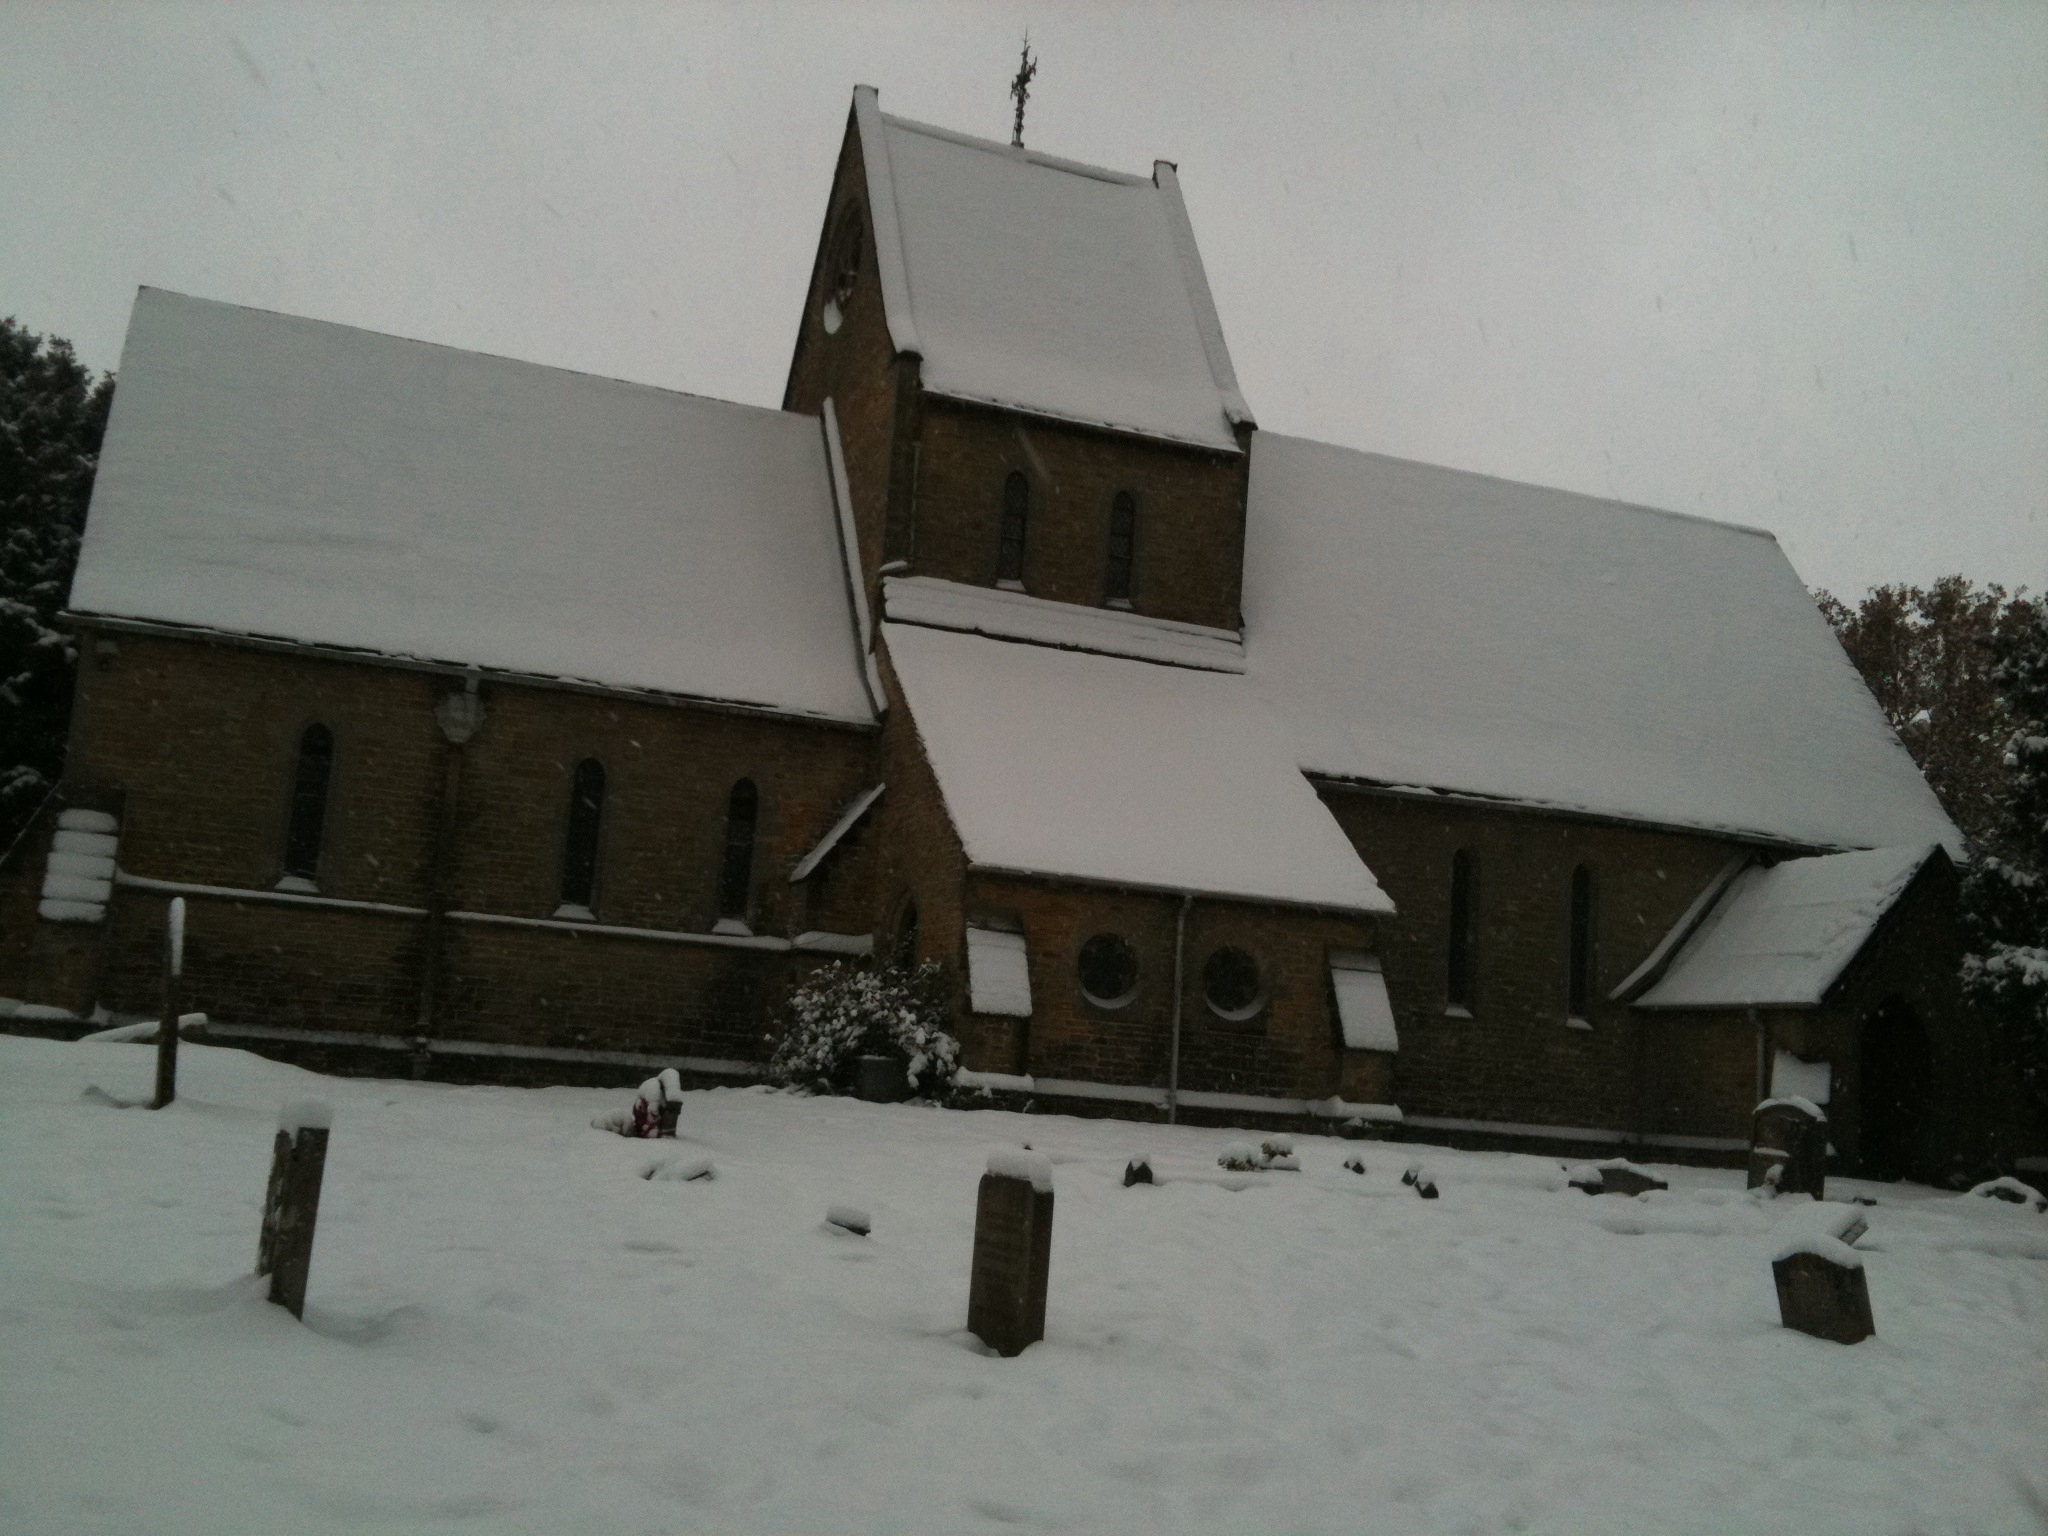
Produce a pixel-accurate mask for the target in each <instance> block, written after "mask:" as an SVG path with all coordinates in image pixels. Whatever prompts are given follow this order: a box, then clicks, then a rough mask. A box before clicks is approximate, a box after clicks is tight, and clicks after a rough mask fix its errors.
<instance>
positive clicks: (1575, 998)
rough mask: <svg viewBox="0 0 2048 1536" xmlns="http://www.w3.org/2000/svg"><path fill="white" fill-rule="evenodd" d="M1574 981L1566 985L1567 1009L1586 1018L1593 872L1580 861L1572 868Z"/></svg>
mask: <svg viewBox="0 0 2048 1536" xmlns="http://www.w3.org/2000/svg"><path fill="white" fill-rule="evenodd" d="M1571 942H1572V948H1571V980H1570V982H1569V983H1568V984H1567V986H1566V988H1565V999H1566V1001H1565V1011H1566V1012H1567V1013H1568V1014H1570V1016H1571V1017H1572V1018H1575V1019H1583V1018H1584V1017H1585V1016H1586V1005H1587V1003H1588V1002H1589V1001H1590V999H1591V997H1592V992H1593V871H1591V870H1590V869H1588V868H1586V866H1585V865H1583V864H1581V865H1580V866H1579V867H1578V868H1577V869H1575V870H1573V871H1572V941H1571Z"/></svg>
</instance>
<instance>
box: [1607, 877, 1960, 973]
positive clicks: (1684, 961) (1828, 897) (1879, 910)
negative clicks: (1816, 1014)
mask: <svg viewBox="0 0 2048 1536" xmlns="http://www.w3.org/2000/svg"><path fill="white" fill-rule="evenodd" d="M1937 851H1938V849H1937V848H1936V847H1935V846H1934V845H1931V844H1926V843H1923V844H1921V845H1919V846H1918V847H1914V848H1874V849H1870V850H1868V851H1866V852H1862V853H1831V854H1821V855H1819V856H1816V857H1813V858H1806V859H1787V860H1786V861H1785V862H1784V863H1782V864H1779V865H1776V866H1774V867H1772V868H1770V869H1765V868H1762V867H1761V866H1758V867H1753V868H1750V869H1746V870H1744V871H1743V872H1742V873H1741V874H1740V875H1737V876H1736V877H1735V880H1734V881H1733V883H1731V884H1730V885H1729V887H1728V893H1727V894H1726V895H1725V896H1723V897H1722V898H1721V901H1720V904H1719V905H1718V906H1716V907H1715V909H1714V910H1713V911H1712V912H1710V913H1709V914H1708V915H1707V919H1706V921H1705V922H1703V923H1701V924H1700V926H1699V929H1698V931H1697V932H1695V933H1694V934H1693V936H1692V938H1691V939H1689V940H1688V941H1687V942H1686V944H1685V945H1684V947H1683V948H1681V949H1680V950H1679V952H1678V954H1677V955H1676V956H1675V957H1674V958H1673V959H1672V962H1671V968H1670V969H1669V970H1668V971H1666V972H1665V973H1664V976H1663V979H1662V980H1660V981H1659V982H1658V983H1657V984H1656V985H1655V986H1653V987H1651V988H1650V990H1649V991H1647V992H1645V993H1644V994H1643V995H1642V996H1641V997H1639V998H1637V999H1636V1006H1637V1007H1638V1008H1739V1007H1746V1006H1749V1005H1751V1004H1755V1005H1757V1006H1760V1007H1761V1006H1769V1007H1782V1008H1801V1007H1812V1006H1814V1005H1815V1004H1817V1003H1819V1002H1820V1001H1821V1000H1822V998H1823V997H1824V996H1825V995H1826V993H1827V990H1828V988H1829V987H1831V986H1833V985H1834V983H1835V980H1836V978H1837V977H1839V976H1840V975H1841V974H1842V972H1843V971H1844V970H1846V969H1847V968H1848V966H1849V962H1850V961H1852V960H1854V959H1855V958H1856V956H1857V955H1858V954H1859V953H1860V952H1861V951H1862V949H1863V946H1864V945H1865V944H1866V943H1868V942H1869V940H1870V936H1871V934H1872V933H1874V932H1875V931H1876V929H1877V924H1878V921H1879V920H1880V919H1881V918H1882V917H1883V916H1884V915H1885V913H1886V912H1888V911H1890V910H1891V906H1892V903H1894V902H1895V901H1897V900H1898V899H1899V897H1900V896H1901V895H1902V894H1903V893H1904V891H1905V889H1906V887H1907V886H1908V885H1910V884H1911V883H1912V880H1913V877H1914V876H1915V875H1917V874H1918V873H1919V872H1920V870H1921V868H1922V867H1923V866H1924V865H1925V864H1926V863H1927V861H1928V860H1929V859H1930V858H1933V857H1934V856H1935V854H1936V852H1937Z"/></svg>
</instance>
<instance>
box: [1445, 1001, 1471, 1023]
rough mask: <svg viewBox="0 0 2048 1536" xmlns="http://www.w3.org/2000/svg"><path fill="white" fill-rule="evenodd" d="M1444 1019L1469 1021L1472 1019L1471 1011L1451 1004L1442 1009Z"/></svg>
mask: <svg viewBox="0 0 2048 1536" xmlns="http://www.w3.org/2000/svg"><path fill="white" fill-rule="evenodd" d="M1444 1017H1445V1018H1447V1019H1469V1018H1471V1017H1472V1010H1471V1009H1470V1008H1466V1007H1464V1006H1462V1005H1461V1004H1458V1003H1452V1004H1451V1005H1450V1006H1449V1007H1447V1008H1445V1009H1444Z"/></svg>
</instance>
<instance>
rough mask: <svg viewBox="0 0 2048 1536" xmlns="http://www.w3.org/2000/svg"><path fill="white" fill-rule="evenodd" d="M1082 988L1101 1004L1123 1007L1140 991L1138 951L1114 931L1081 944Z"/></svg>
mask: <svg viewBox="0 0 2048 1536" xmlns="http://www.w3.org/2000/svg"><path fill="white" fill-rule="evenodd" d="M1079 969H1080V972H1081V991H1082V993H1083V994H1084V995H1085V996H1086V997H1087V999H1088V1001H1089V1002H1091V1003H1093V1004H1094V1005H1095V1006H1096V1007H1098V1008H1121V1007H1123V1005H1124V1004H1125V1003H1128V1002H1129V1001H1130V1000H1131V999H1132V998H1133V997H1135V996H1136V995H1137V991H1138V955H1137V951H1135V950H1134V949H1132V948H1131V946H1130V945H1128V944H1126V943H1125V942H1124V941H1123V940H1122V939H1120V938H1118V937H1117V936H1116V935H1115V934H1113V933H1098V934H1097V935H1095V937H1094V938H1092V939H1090V940H1089V941H1088V942H1087V943H1086V944H1083V945H1082V946H1081V962H1080V966H1079Z"/></svg>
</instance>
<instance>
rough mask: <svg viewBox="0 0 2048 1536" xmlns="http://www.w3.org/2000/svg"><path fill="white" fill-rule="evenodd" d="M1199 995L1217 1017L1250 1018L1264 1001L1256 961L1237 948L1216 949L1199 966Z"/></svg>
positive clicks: (1262, 1005) (1263, 1004)
mask: <svg viewBox="0 0 2048 1536" xmlns="http://www.w3.org/2000/svg"><path fill="white" fill-rule="evenodd" d="M1202 996H1203V997H1204V998H1205V999H1207V1001H1208V1004H1209V1009H1210V1011H1211V1012H1212V1013H1214V1014H1215V1015H1216V1016H1217V1017H1218V1018H1224V1019H1230V1020H1233V1021H1235V1020H1239V1019H1248V1018H1250V1017H1251V1016H1252V1015H1253V1014H1255V1013H1257V1012H1258V1011H1259V1010H1260V1009H1261V1008H1263V1007H1264V1006H1265V1005H1266V997H1265V992H1264V990H1263V989H1262V988H1261V987H1260V986H1259V963H1258V961H1256V960H1254V959H1253V958H1252V957H1251V956H1250V955H1248V954H1246V953H1245V952H1244V951H1243V950H1241V949H1231V948H1227V947H1226V948H1224V949H1219V950H1217V951H1216V953H1214V954H1213V955H1211V956H1210V957H1209V963H1208V964H1207V965H1204V966H1203V967H1202Z"/></svg>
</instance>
